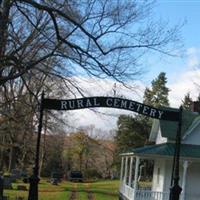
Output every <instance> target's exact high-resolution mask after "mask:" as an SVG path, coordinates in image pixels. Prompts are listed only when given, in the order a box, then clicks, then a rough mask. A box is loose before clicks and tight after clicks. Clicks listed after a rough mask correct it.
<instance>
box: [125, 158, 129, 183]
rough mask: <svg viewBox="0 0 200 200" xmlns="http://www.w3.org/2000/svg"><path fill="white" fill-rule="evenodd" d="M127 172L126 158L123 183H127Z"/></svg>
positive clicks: (126, 160)
mask: <svg viewBox="0 0 200 200" xmlns="http://www.w3.org/2000/svg"><path fill="white" fill-rule="evenodd" d="M127 172H128V156H126V159H125V174H124V183H125V184H126V183H127Z"/></svg>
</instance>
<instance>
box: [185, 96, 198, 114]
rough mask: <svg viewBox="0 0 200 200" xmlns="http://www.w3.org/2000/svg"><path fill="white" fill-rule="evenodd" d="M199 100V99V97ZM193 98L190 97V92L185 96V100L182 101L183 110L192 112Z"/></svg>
mask: <svg viewBox="0 0 200 200" xmlns="http://www.w3.org/2000/svg"><path fill="white" fill-rule="evenodd" d="M198 100H199V97H198ZM192 102H193V100H192V98H191V97H190V93H189V92H188V93H187V94H186V95H185V96H184V99H183V100H182V106H183V109H185V110H190V111H191V105H192Z"/></svg>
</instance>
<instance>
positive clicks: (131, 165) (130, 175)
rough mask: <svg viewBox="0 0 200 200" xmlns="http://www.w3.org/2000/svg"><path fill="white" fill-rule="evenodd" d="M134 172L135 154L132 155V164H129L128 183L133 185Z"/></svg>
mask: <svg viewBox="0 0 200 200" xmlns="http://www.w3.org/2000/svg"><path fill="white" fill-rule="evenodd" d="M132 172H133V156H131V161H130V166H129V179H128V185H129V186H130V187H131V182H132Z"/></svg>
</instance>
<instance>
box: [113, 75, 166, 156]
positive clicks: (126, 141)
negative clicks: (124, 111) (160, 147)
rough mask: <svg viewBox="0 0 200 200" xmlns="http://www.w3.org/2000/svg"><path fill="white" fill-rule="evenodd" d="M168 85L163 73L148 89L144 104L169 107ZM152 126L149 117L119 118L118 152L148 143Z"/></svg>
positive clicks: (123, 116)
mask: <svg viewBox="0 0 200 200" xmlns="http://www.w3.org/2000/svg"><path fill="white" fill-rule="evenodd" d="M166 83H167V78H166V75H165V73H164V72H161V73H160V74H159V75H158V77H157V78H156V79H154V80H153V81H152V85H151V88H146V90H145V92H144V101H143V103H144V104H147V105H150V106H154V107H159V106H168V105H169V100H168V93H169V89H168V88H167V87H166ZM151 126H152V119H151V118H149V117H146V116H143V115H137V116H136V117H131V116H126V115H121V116H120V117H119V118H118V129H117V131H116V138H115V140H116V145H117V149H118V152H123V151H128V149H129V148H130V147H133V148H134V147H138V146H143V145H144V144H145V143H146V142H147V141H148V136H149V133H150V130H151Z"/></svg>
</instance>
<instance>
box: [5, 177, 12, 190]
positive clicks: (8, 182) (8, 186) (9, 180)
mask: <svg viewBox="0 0 200 200" xmlns="http://www.w3.org/2000/svg"><path fill="white" fill-rule="evenodd" d="M12 182H13V178H12V177H11V176H10V175H4V177H3V187H4V189H12Z"/></svg>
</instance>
